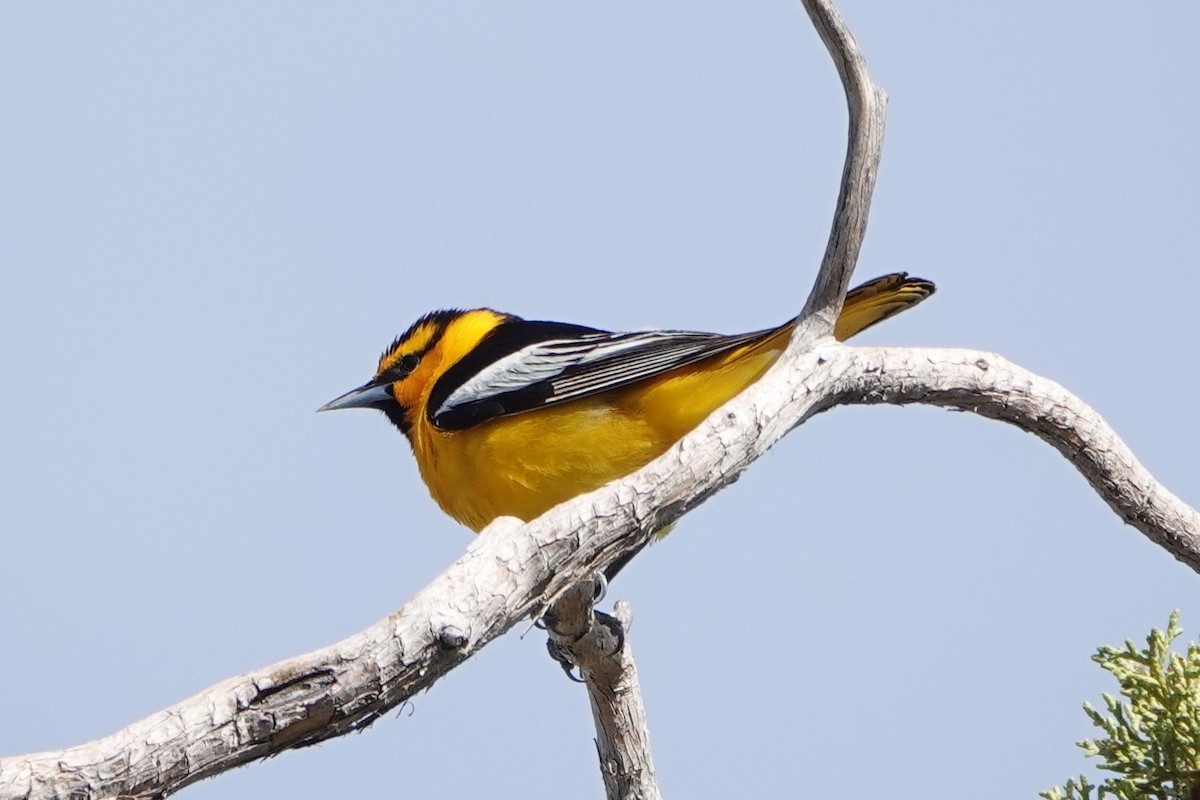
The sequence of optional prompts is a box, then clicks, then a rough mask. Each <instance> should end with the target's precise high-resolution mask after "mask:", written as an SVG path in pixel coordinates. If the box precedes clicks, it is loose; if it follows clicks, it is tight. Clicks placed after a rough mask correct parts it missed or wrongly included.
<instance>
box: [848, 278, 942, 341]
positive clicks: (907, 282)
mask: <svg viewBox="0 0 1200 800" xmlns="http://www.w3.org/2000/svg"><path fill="white" fill-rule="evenodd" d="M934 289H935V287H934V285H933V284H932V283H931V282H929V281H927V280H924V279H923V278H910V277H908V273H907V272H893V273H892V274H891V275H884V276H883V277H881V278H876V279H875V280H873V281H867V282H866V283H864V284H863V285H862V286H859V287H857V288H854V289H851V290H850V291H849V292H848V293H847V294H846V303H845V304H844V305H843V306H842V313H841V314H840V315H839V316H838V318H837V323H836V324H835V325H834V327H833V335H834V336H835V337H836V338H837V340H838V341H839V342H844V341H845V340H847V339H849V338H850V337H851V336H853V335H855V334H856V333H861V332H862V331H865V330H866V329H867V328H869V327H871V326H872V325H874V324H875V323H876V322H882V321H883V320H885V319H887V318H888V317H891V316H894V315H896V314H899V313H900V312H901V311H904V310H905V309H907V308H912V307H913V306H915V305H916V304H917V303H919V302H921V301H922V300H924V299H925V298H926V297H929V295H931V294H933V292H934Z"/></svg>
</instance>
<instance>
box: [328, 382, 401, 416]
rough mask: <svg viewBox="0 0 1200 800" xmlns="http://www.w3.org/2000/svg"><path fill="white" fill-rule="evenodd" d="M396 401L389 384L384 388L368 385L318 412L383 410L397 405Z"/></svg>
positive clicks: (384, 385) (352, 390)
mask: <svg viewBox="0 0 1200 800" xmlns="http://www.w3.org/2000/svg"><path fill="white" fill-rule="evenodd" d="M395 402H396V399H395V398H394V397H392V393H391V392H389V391H388V384H383V385H382V386H380V385H376V384H374V383H368V384H365V385H363V386H360V387H358V388H357V389H351V390H350V391H348V392H346V393H345V394H344V395H342V396H341V397H339V398H338V399H336V400H331V401H329V402H328V403H326V404H325V405H323V406H321V407H320V408H318V409H317V411H337V410H339V409H343V408H383V407H384V406H386V405H389V404H392V403H395Z"/></svg>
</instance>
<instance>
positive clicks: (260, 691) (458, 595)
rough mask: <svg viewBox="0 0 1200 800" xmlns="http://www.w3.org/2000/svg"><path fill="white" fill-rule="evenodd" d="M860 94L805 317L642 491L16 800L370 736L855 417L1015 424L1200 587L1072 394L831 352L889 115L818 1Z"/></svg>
mask: <svg viewBox="0 0 1200 800" xmlns="http://www.w3.org/2000/svg"><path fill="white" fill-rule="evenodd" d="M805 7H806V8H807V9H808V11H809V14H810V16H811V17H812V19H813V21H814V24H815V25H816V26H817V29H818V31H819V32H820V34H821V36H822V38H823V40H824V41H825V42H826V45H827V46H828V47H829V48H830V51H831V52H832V53H833V54H834V59H835V62H836V63H837V65H838V70H839V73H840V74H841V75H842V78H843V83H844V84H845V85H846V87H847V98H848V102H849V105H850V145H849V149H848V154H847V161H846V167H845V169H844V172H843V180H842V183H843V185H842V189H841V192H840V194H839V199H838V206H837V211H836V214H835V219H834V224H833V230H832V232H831V235H830V240H829V245H828V248H827V250H826V253H825V257H824V260H823V262H822V265H821V270H820V274H819V276H818V279H817V282H816V285H815V286H814V289H813V291H812V294H811V295H810V297H809V299H808V301H807V303H806V305H805V312H804V314H805V319H804V321H803V322H802V324H801V325H800V326H799V328H798V331H797V334H796V335H795V336H794V337H793V341H792V343H791V345H790V346H789V348H788V351H787V352H786V353H785V354H784V355H783V357H782V358H781V359H780V360H779V362H778V363H777V364H776V365H775V367H774V368H773V369H772V370H771V371H769V372H768V373H767V375H765V376H764V377H763V378H762V380H760V381H759V382H758V383H756V384H755V385H754V386H752V387H751V388H750V389H748V390H747V391H746V392H745V393H743V394H742V395H740V396H739V397H737V398H735V399H734V400H732V401H731V402H729V403H728V404H726V405H725V406H724V407H723V408H721V409H719V410H718V411H717V412H715V413H714V414H713V415H712V416H711V417H709V419H707V420H706V421H705V422H703V423H702V424H701V425H700V426H699V427H698V428H697V429H696V430H695V431H693V432H692V433H690V434H688V435H687V436H686V437H684V439H683V440H682V441H680V442H679V443H678V444H676V445H675V446H674V447H672V448H671V449H670V450H669V451H668V452H667V453H665V454H664V455H663V456H661V457H660V458H658V459H656V460H655V461H653V462H652V463H650V464H649V465H647V466H646V467H645V468H644V469H642V470H641V471H639V472H637V473H636V474H634V475H631V476H628V477H626V478H623V479H621V480H619V481H614V482H613V483H611V484H609V485H607V486H605V487H603V488H602V489H599V490H597V491H596V492H592V493H590V494H588V495H584V496H581V497H578V498H576V499H574V500H572V501H570V502H568V503H564V504H563V505H561V506H558V507H557V508H554V509H552V510H551V511H549V512H547V513H546V514H544V515H543V516H542V517H540V518H538V519H537V520H534V521H532V522H530V523H528V524H520V523H518V522H516V521H514V520H497V521H496V522H494V523H493V524H492V525H490V526H489V527H488V528H487V529H486V530H485V531H484V532H483V533H481V534H480V536H479V538H478V539H477V540H476V541H475V542H474V543H472V545H471V547H470V548H468V550H467V552H466V553H465V554H464V555H463V556H462V557H461V558H460V559H459V560H458V561H456V562H455V563H454V564H453V565H452V566H451V567H450V568H449V569H448V570H446V572H444V573H443V574H442V575H440V576H439V577H438V578H437V579H435V580H434V581H433V582H432V583H431V584H430V585H429V586H427V587H426V588H425V589H423V590H422V591H421V592H420V593H418V594H417V595H416V596H415V597H414V598H413V599H412V600H410V601H409V602H408V603H406V604H405V605H404V606H403V607H402V608H401V609H400V610H399V611H397V612H396V613H394V614H392V615H390V616H389V617H387V618H386V619H384V620H381V621H380V622H378V623H376V624H375V625H373V626H371V627H370V628H368V629H367V630H365V631H363V632H361V633H359V634H357V635H355V636H352V637H350V638H348V639H346V640H344V641H342V642H339V643H337V644H335V645H333V646H331V647H327V648H324V649H321V650H318V651H315V652H313V653H309V654H307V655H304V656H299V657H297V658H293V659H290V660H288V661H284V662H281V663H279V664H276V665H273V666H270V667H266V668H264V669H260V670H256V671H254V672H251V673H247V674H245V675H241V676H238V677H235V678H231V679H230V680H227V681H225V682H223V683H220V684H218V685H216V686H214V687H212V688H210V689H208V690H207V691H205V692H202V693H200V694H198V695H196V696H194V697H192V698H190V699H188V700H185V701H184V702H182V703H179V704H177V705H175V706H172V707H171V708H168V709H166V710H164V711H162V712H160V713H158V714H155V715H153V716H151V717H148V718H147V719H144V720H142V721H140V722H137V723H134V724H133V725H130V726H129V727H127V728H125V729H123V730H121V731H118V732H117V733H114V734H112V735H111V736H108V737H105V738H103V739H99V740H97V741H95V742H91V743H89V744H85V745H81V746H78V747H73V748H68V749H66V750H61V751H56V752H48V753H38V754H33V755H28V756H19V757H13V758H5V759H0V800H7V799H8V798H62V797H72V798H91V797H115V796H123V797H136V798H157V797H165V796H166V795H168V794H171V793H173V792H175V791H177V790H179V789H180V788H182V787H184V786H186V785H188V784H190V783H194V782H195V781H198V780H200V779H202V778H205V777H208V776H211V775H215V774H218V773H220V772H223V771H225V770H228V769H231V768H232V767H235V766H238V765H240V764H245V763H247V762H249V761H253V760H255V759H259V758H264V757H266V756H269V755H273V754H276V753H279V752H281V751H283V750H286V749H290V748H295V747H303V746H306V745H310V744H314V743H316V742H320V741H323V740H325V739H329V738H331V737H334V736H340V735H342V734H345V733H347V732H349V731H353V730H359V729H361V728H363V727H365V726H367V725H369V724H371V723H372V722H374V721H375V720H376V719H378V718H379V717H380V716H381V715H383V714H385V713H386V712H387V711H388V710H390V709H393V708H395V707H396V706H398V705H399V704H401V703H403V702H404V701H405V700H406V699H407V698H409V697H411V696H413V695H414V694H415V693H416V692H418V691H421V690H422V689H427V688H429V687H430V686H431V685H432V684H433V683H434V682H435V681H436V680H437V679H438V678H439V677H441V676H442V675H444V674H445V673H446V672H448V671H449V670H450V669H452V668H453V667H455V666H456V665H458V664H459V663H461V662H462V661H463V660H465V659H466V658H467V657H468V656H470V655H471V654H472V653H474V652H475V651H477V650H478V649H479V648H481V647H483V646H484V645H485V644H487V643H488V642H489V641H491V640H492V639H494V638H496V637H497V636H500V635H501V634H503V633H504V632H505V631H507V630H508V629H509V628H511V627H512V626H513V625H515V624H516V623H517V622H518V621H519V620H521V619H525V618H528V617H530V616H538V615H540V614H541V613H542V612H543V611H544V610H545V609H547V608H549V607H550V605H551V604H552V603H554V602H555V601H556V600H557V599H558V598H559V597H561V596H562V595H563V594H564V593H565V592H567V591H568V590H570V588H571V587H572V586H574V585H576V584H577V583H578V581H579V579H580V578H581V577H584V576H589V575H591V574H593V573H595V572H597V571H599V570H600V569H602V568H603V567H604V566H606V565H608V564H610V563H612V562H613V561H614V560H616V559H617V558H618V557H620V556H622V555H623V554H626V553H631V552H634V551H636V550H637V549H639V548H640V547H642V546H643V545H644V544H645V543H646V542H647V541H648V540H649V538H650V536H651V535H652V533H653V532H654V531H656V530H658V529H660V528H662V527H664V526H665V525H668V524H670V523H671V522H673V521H674V520H676V519H677V518H678V517H679V516H681V515H682V514H684V513H686V512H687V511H689V510H690V509H692V508H694V507H695V506H697V505H699V504H700V503H702V502H703V501H704V500H705V499H706V498H707V497H709V496H710V495H711V494H713V493H714V492H716V491H718V490H720V489H721V488H722V487H724V486H727V485H728V484H730V483H732V482H734V481H735V480H737V478H738V477H739V476H740V475H741V473H742V471H743V470H745V469H746V468H747V467H748V466H749V464H750V463H751V462H753V461H754V460H755V459H756V458H758V457H759V456H760V455H762V454H763V453H764V452H766V451H767V450H768V449H769V448H770V447H771V446H772V445H774V443H775V442H777V441H778V440H779V439H780V438H782V437H783V436H784V435H785V434H786V433H787V432H788V431H789V430H791V429H792V428H794V427H795V426H797V425H799V424H801V423H802V422H804V420H806V419H807V418H808V417H810V416H812V415H813V414H815V413H819V412H820V411H824V410H827V409H829V408H832V407H833V406H835V405H840V404H849V403H881V402H886V403H900V404H904V403H928V404H933V405H941V406H949V407H953V408H958V409H961V410H965V411H972V412H975V413H979V414H982V415H984V416H988V417H991V418H995V419H1002V420H1004V421H1006V422H1010V423H1011V424H1013V425H1016V426H1017V427H1020V428H1022V429H1023V430H1027V431H1030V432H1032V433H1034V434H1036V435H1037V436H1039V437H1041V438H1042V439H1043V440H1045V441H1047V442H1049V443H1051V444H1052V445H1054V446H1055V447H1056V448H1057V449H1058V450H1059V451H1060V452H1062V453H1064V454H1065V455H1067V457H1068V458H1069V459H1070V460H1071V461H1072V463H1074V464H1075V465H1076V467H1077V468H1078V469H1080V471H1081V472H1082V473H1083V474H1084V476H1085V478H1087V479H1088V481H1089V482H1090V483H1091V485H1092V486H1093V487H1094V488H1095V489H1096V491H1097V492H1098V493H1099V494H1100V495H1101V496H1102V497H1104V499H1105V500H1106V501H1107V502H1108V503H1109V504H1110V505H1111V506H1112V507H1113V508H1114V510H1116V511H1117V513H1118V514H1120V515H1121V516H1122V518H1123V519H1125V520H1126V521H1128V522H1130V524H1132V525H1135V526H1136V527H1137V528H1138V529H1139V530H1141V531H1143V532H1144V533H1145V534H1146V535H1147V536H1149V537H1150V538H1151V539H1152V540H1153V541H1155V542H1157V543H1159V544H1161V545H1162V546H1164V547H1166V548H1167V549H1168V550H1169V551H1170V552H1171V553H1172V554H1174V555H1175V556H1176V558H1179V559H1180V560H1181V561H1184V562H1185V563H1187V564H1188V565H1189V566H1191V567H1192V568H1193V569H1196V570H1198V571H1200V542H1198V535H1200V534H1198V531H1200V526H1198V518H1197V515H1196V512H1195V511H1194V510H1193V509H1191V508H1190V507H1188V506H1187V505H1185V504H1184V503H1182V502H1181V501H1180V500H1179V499H1178V498H1176V497H1175V496H1174V495H1172V494H1171V493H1170V492H1168V491H1167V490H1166V489H1165V488H1163V487H1162V486H1161V485H1160V484H1159V483H1158V482H1157V481H1156V480H1155V479H1154V478H1153V476H1151V475H1150V474H1149V473H1148V472H1147V471H1146V470H1145V468H1144V467H1142V466H1141V464H1139V463H1138V462H1137V460H1136V459H1135V458H1134V457H1133V455H1132V453H1131V452H1130V451H1129V449H1128V448H1127V447H1126V446H1125V445H1124V443H1122V442H1121V441H1120V439H1119V438H1117V436H1116V435H1115V433H1113V431H1112V430H1111V428H1109V426H1108V425H1107V424H1106V423H1104V421H1103V420H1102V419H1101V418H1100V417H1099V415H1097V414H1096V413H1095V412H1094V411H1092V410H1091V409H1090V408H1088V407H1087V406H1086V405H1085V404H1084V403H1083V402H1082V401H1080V400H1079V399H1078V398H1076V397H1074V396H1073V395H1071V394H1070V393H1069V392H1067V391H1066V390H1065V389H1062V387H1059V386H1058V385H1057V384H1054V383H1052V382H1050V381H1047V380H1045V379H1042V378H1039V377H1037V376H1035V375H1032V374H1031V373H1028V372H1025V371H1024V370H1021V369H1020V368H1018V367H1016V366H1014V365H1012V364H1010V363H1008V362H1005V361H1004V360H1003V359H1000V358H999V357H998V356H994V355H991V354H988V353H980V352H971V351H965V350H903V349H895V350H871V349H856V348H849V347H846V346H844V345H839V344H837V343H835V342H833V341H832V339H831V338H829V337H828V334H829V333H830V332H831V330H832V327H833V321H834V319H835V317H836V315H837V312H838V310H839V308H840V307H841V303H842V300H843V297H844V294H845V290H846V286H847V284H848V281H849V276H850V274H851V272H852V270H853V267H854V262H855V259H856V258H857V254H858V251H859V247H860V245H861V243H862V237H863V234H864V232H865V226H866V221H867V208H868V204H869V200H870V195H871V190H872V188H873V185H874V176H875V172H876V167H877V164H878V159H879V149H880V143H881V141H882V131H883V107H884V98H883V95H882V93H881V92H879V91H878V90H876V89H874V87H872V86H871V84H870V81H869V79H868V78H867V76H866V72H865V68H864V67H863V65H862V61H861V58H860V57H859V56H858V53H857V47H856V46H855V44H854V42H853V39H852V38H851V37H850V35H849V33H848V31H846V29H845V27H844V25H842V24H841V21H840V18H839V17H838V15H837V13H836V11H834V9H833V7H832V6H831V5H830V4H829V3H827V2H819V1H818V0H806V2H805Z"/></svg>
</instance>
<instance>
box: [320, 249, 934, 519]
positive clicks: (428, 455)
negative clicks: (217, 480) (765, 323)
mask: <svg viewBox="0 0 1200 800" xmlns="http://www.w3.org/2000/svg"><path fill="white" fill-rule="evenodd" d="M933 291H934V285H933V284H932V283H930V282H929V281H926V280H922V279H920V278H910V277H908V276H907V275H906V274H904V273H895V274H892V275H885V276H883V277H881V278H876V279H875V280H873V281H869V282H868V283H866V284H863V285H862V286H859V287H858V288H856V289H854V290H852V291H851V292H850V293H849V294H847V295H846V302H845V305H844V306H843V308H842V313H841V315H840V316H839V317H838V320H837V324H836V327H835V328H834V336H836V337H837V338H838V339H839V340H845V339H847V338H849V337H851V336H853V335H854V334H856V333H859V332H860V331H863V330H865V329H866V328H869V327H870V326H872V325H874V324H875V323H877V322H880V321H882V320H885V319H887V318H888V317H890V316H892V315H894V314H898V313H899V312H901V311H903V310H905V309H906V308H909V307H911V306H913V305H916V304H917V303H919V302H921V301H922V300H924V299H925V298H926V297H929V295H931V294H933ZM795 324H796V320H791V321H789V322H786V323H784V324H783V325H780V326H779V327H777V328H770V329H768V330H761V331H755V332H753V333H743V334H736V335H730V336H726V335H722V334H718V333H697V332H692V331H663V330H651V331H635V332H631V333H613V332H611V331H604V330H597V329H596V328H589V327H585V326H582V325H571V324H567V323H563V322H537V321H531V320H525V319H521V318H520V317H516V316H513V315H511V314H503V313H501V312H499V311H493V310H491V309H487V308H480V309H475V310H472V311H458V310H455V311H435V312H433V313H431V314H427V315H425V316H424V317H422V318H421V319H419V320H417V321H416V322H415V323H414V324H413V325H412V327H410V328H409V329H408V330H407V331H406V332H405V333H404V334H403V335H402V336H400V337H399V338H397V339H396V340H395V341H394V342H392V345H391V346H390V347H388V348H387V350H385V351H384V353H383V356H382V357H381V358H380V359H379V368H378V369H377V370H376V372H375V376H374V377H373V378H371V380H369V381H367V382H366V383H365V384H363V385H362V386H360V387H358V388H357V389H354V390H353V391H350V392H348V393H346V394H344V395H342V396H341V397H339V398H338V399H336V400H334V401H333V402H331V403H328V404H326V405H325V406H323V407H322V408H321V409H320V410H321V411H327V410H334V409H340V408H375V409H378V410H380V411H382V412H383V413H384V414H386V415H387V418H388V419H390V420H391V421H392V423H393V424H395V425H396V427H398V428H399V429H400V430H401V432H403V433H404V435H405V436H407V437H408V441H409V443H410V444H411V445H412V450H413V454H414V455H415V456H416V459H417V466H418V468H419V469H420V472H421V477H422V478H423V479H424V481H425V485H426V486H428V487H429V493H430V494H431V495H433V499H434V500H436V501H437V503H438V505H439V506H441V507H442V509H443V510H444V511H445V512H446V513H447V514H449V515H450V516H452V517H454V519H456V520H458V521H459V522H461V523H462V524H464V525H466V526H467V527H469V528H471V529H472V530H475V531H479V530H481V529H483V528H484V526H486V525H487V524H488V523H489V522H491V521H492V520H493V519H495V518H496V517H500V516H512V517H517V518H519V519H521V520H525V521H529V520H532V519H534V518H535V517H537V516H539V515H541V514H542V513H543V512H545V511H547V510H549V509H550V508H552V507H554V506H556V505H558V504H559V503H561V502H563V501H565V500H569V499H570V498H572V497H575V496H576V495H579V494H582V493H584V492H588V491H591V490H593V489H596V488H599V487H600V486H602V485H604V484H605V483H608V482H609V481H611V480H614V479H616V478H620V477H622V476H624V475H627V474H629V473H631V472H633V471H635V470H637V469H638V468H640V467H642V466H643V465H645V464H647V463H649V462H650V461H651V460H653V459H654V458H656V457H657V456H659V455H661V454H662V453H663V452H664V451H666V449H667V448H668V447H670V446H671V445H672V444H674V443H675V442H677V441H678V440H679V439H681V438H682V437H683V436H684V435H685V434H686V433H688V432H689V431H691V430H692V429H693V428H695V427H696V426H697V425H698V424H699V423H700V422H701V421H702V420H703V419H704V418H705V417H707V416H708V415H709V414H711V413H712V412H713V411H715V410H716V409H717V408H718V407H719V406H721V405H722V404H723V403H725V402H726V401H727V400H729V399H730V398H732V397H734V396H735V395H736V394H738V393H739V392H741V391H742V390H743V389H745V388H746V387H747V386H749V385H750V384H752V383H754V381H756V380H758V378H759V377H761V376H762V374H763V373H764V372H766V371H767V369H768V368H769V367H770V366H771V365H772V364H773V363H775V360H776V359H777V358H779V356H780V354H781V353H782V352H783V350H784V348H785V347H786V346H787V342H788V336H789V335H790V333H791V331H792V328H793V327H794V326H795Z"/></svg>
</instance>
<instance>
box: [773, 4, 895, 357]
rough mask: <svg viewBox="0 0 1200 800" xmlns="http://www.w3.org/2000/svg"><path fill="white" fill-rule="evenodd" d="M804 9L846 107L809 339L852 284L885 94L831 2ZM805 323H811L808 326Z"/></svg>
mask: <svg viewBox="0 0 1200 800" xmlns="http://www.w3.org/2000/svg"><path fill="white" fill-rule="evenodd" d="M804 8H805V10H806V11H808V16H809V18H810V19H812V22H813V26H814V27H816V29H817V33H818V34H819V35H820V37H821V41H823V42H824V43H825V47H826V48H827V49H828V50H829V55H830V56H831V57H832V58H833V63H834V65H835V66H836V67H837V71H838V75H839V76H840V77H841V79H842V87H843V88H844V89H845V90H846V105H847V107H848V108H849V111H850V115H849V134H848V137H847V140H848V141H847V144H846V163H845V165H844V166H843V168H842V185H841V188H840V189H839V190H838V199H837V207H836V208H835V210H834V215H833V226H832V230H830V232H829V242H828V243H827V244H826V245H825V255H824V257H823V258H822V259H821V269H820V271H819V272H818V273H817V279H816V281H815V283H814V284H813V288H812V291H811V292H810V293H809V296H808V301H807V302H806V303H805V304H804V311H803V312H802V313H801V318H802V319H804V320H805V321H806V324H805V325H802V326H800V327H799V328H798V329H797V334H796V336H795V337H794V338H796V339H804V340H805V341H808V339H807V338H806V337H807V336H809V335H812V336H827V335H829V334H831V333H832V332H833V324H834V322H836V321H837V317H838V313H839V312H840V311H841V310H842V302H843V301H844V300H845V299H846V290H847V289H848V288H849V286H850V275H851V274H852V273H853V272H854V265H855V264H857V263H858V251H859V249H860V248H861V247H862V242H863V238H864V237H865V236H866V232H867V216H868V214H869V212H870V209H871V195H872V194H873V193H874V192H875V176H876V174H877V173H878V172H879V159H880V157H881V156H882V154H883V129H884V120H885V117H886V115H887V95H886V94H884V92H883V90H882V89H880V88H879V87H877V86H875V84H873V83H872V82H871V76H870V75H869V74H868V73H867V63H866V61H865V60H864V59H863V57H862V53H861V52H860V51H859V49H858V43H857V42H856V41H854V36H853V35H851V33H850V29H849V28H848V27H846V23H845V22H843V21H842V16H841V14H839V13H838V10H837V9H836V8H835V7H834V6H833V4H832V3H827V2H818V1H817V0H805V2H804ZM807 325H812V326H815V327H812V328H811V329H808V330H806V326H807ZM809 330H811V334H810V333H809Z"/></svg>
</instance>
